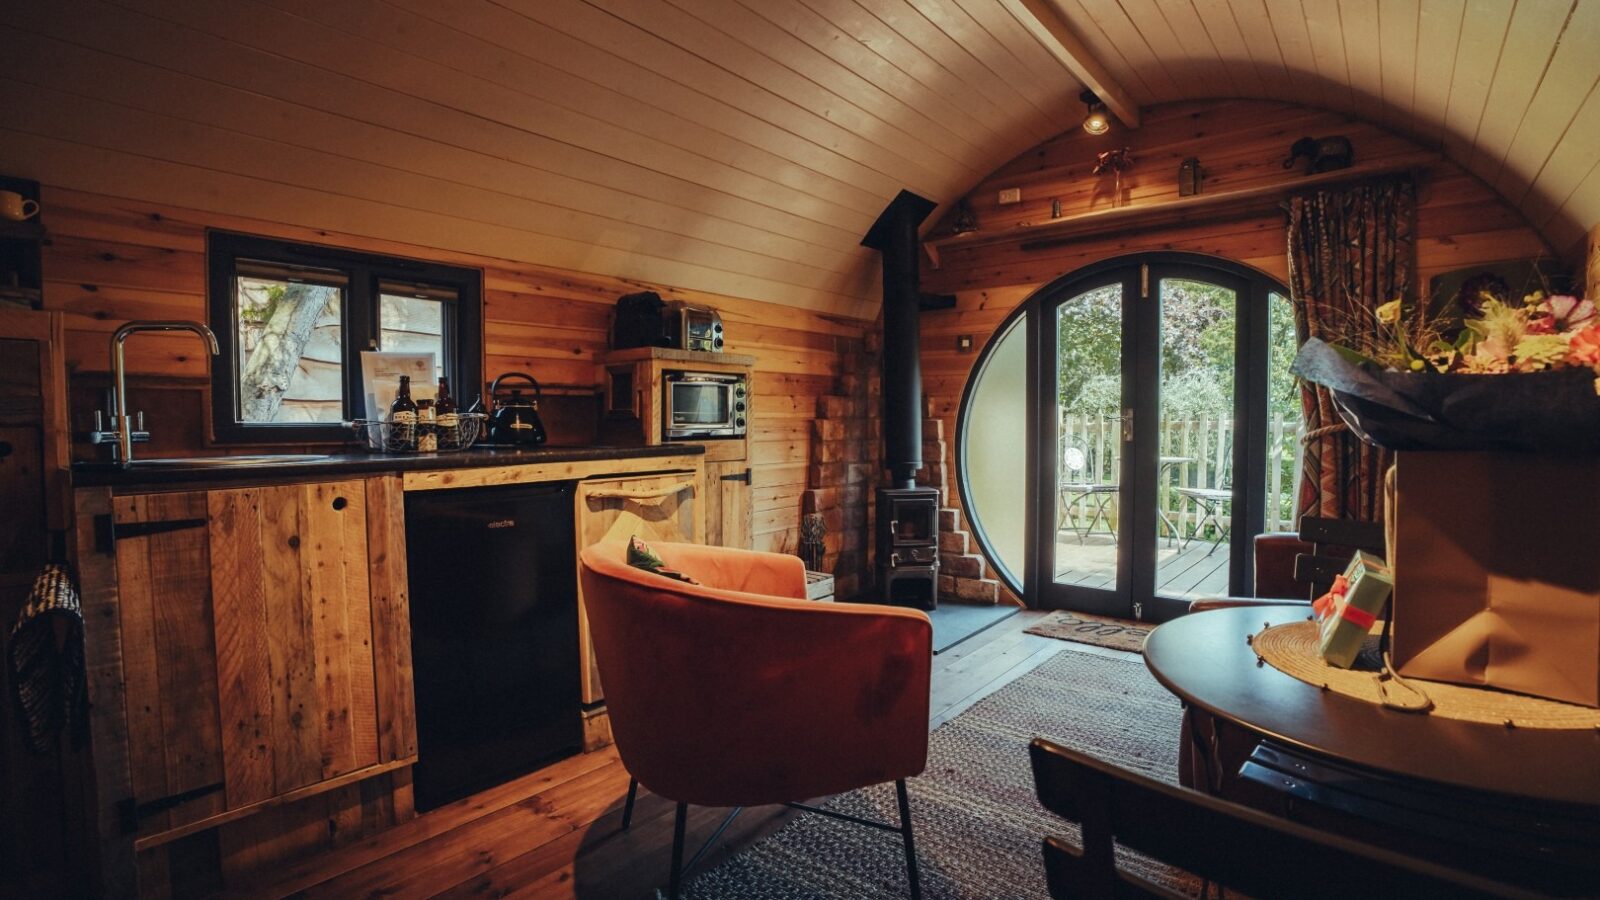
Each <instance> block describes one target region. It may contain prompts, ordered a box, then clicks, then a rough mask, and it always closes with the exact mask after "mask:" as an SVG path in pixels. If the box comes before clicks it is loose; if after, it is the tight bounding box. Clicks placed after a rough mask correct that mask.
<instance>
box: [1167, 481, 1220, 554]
mask: <svg viewBox="0 0 1600 900" xmlns="http://www.w3.org/2000/svg"><path fill="white" fill-rule="evenodd" d="M1177 492H1178V494H1179V495H1180V496H1183V497H1188V498H1189V499H1190V500H1193V501H1194V502H1195V505H1197V506H1199V507H1200V521H1199V522H1196V523H1195V526H1194V530H1193V531H1191V532H1190V533H1189V536H1188V537H1186V538H1184V539H1183V546H1182V547H1180V548H1179V550H1180V551H1182V550H1187V549H1189V542H1190V541H1192V540H1194V539H1195V537H1196V536H1197V535H1199V534H1200V532H1202V531H1204V530H1205V527H1206V523H1207V522H1210V523H1211V524H1213V525H1215V526H1217V536H1216V538H1215V539H1214V540H1212V542H1211V549H1210V550H1207V551H1206V555H1207V556H1210V555H1211V554H1213V553H1215V552H1217V545H1218V544H1221V543H1222V542H1223V541H1226V540H1227V539H1228V533H1229V532H1230V531H1231V530H1232V529H1233V516H1232V515H1229V516H1228V522H1227V524H1224V523H1223V521H1222V517H1221V515H1220V513H1221V512H1222V509H1223V507H1231V505H1232V504H1233V489H1232V488H1198V487H1195V488H1192V487H1180V488H1178V489H1177Z"/></svg>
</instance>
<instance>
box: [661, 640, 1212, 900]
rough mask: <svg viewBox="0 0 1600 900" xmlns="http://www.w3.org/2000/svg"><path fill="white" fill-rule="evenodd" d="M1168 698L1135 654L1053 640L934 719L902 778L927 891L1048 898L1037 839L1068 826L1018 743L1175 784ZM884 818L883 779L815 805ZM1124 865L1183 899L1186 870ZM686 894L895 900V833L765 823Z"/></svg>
mask: <svg viewBox="0 0 1600 900" xmlns="http://www.w3.org/2000/svg"><path fill="white" fill-rule="evenodd" d="M1179 717H1180V708H1179V706H1178V701H1177V699H1176V698H1174V697H1173V696H1172V695H1171V694H1169V693H1167V691H1166V690H1164V689H1163V688H1162V687H1161V686H1160V685H1158V684H1157V683H1156V681H1155V679H1154V678H1152V677H1151V676H1150V674H1149V672H1147V671H1146V670H1145V667H1144V664H1143V663H1141V662H1137V661H1129V660H1120V659H1113V658H1109V657H1104V656H1097V655H1094V654H1089V653H1078V652H1075V651H1070V650H1064V652H1062V653H1059V654H1057V655H1056V656H1055V657H1053V658H1052V659H1051V660H1050V661H1048V662H1046V663H1045V664H1044V665H1042V666H1040V667H1039V668H1037V669H1035V670H1034V671H1033V672H1031V673H1029V674H1027V675H1024V676H1022V677H1021V678H1019V679H1017V680H1016V681H1014V682H1012V683H1011V684H1009V685H1007V686H1005V687H1003V688H1001V689H1000V690H998V691H996V692H995V693H993V694H991V695H990V696H988V697H986V698H984V699H983V700H981V701H979V702H978V703H977V704H976V705H975V706H973V707H972V708H971V709H969V710H967V711H966V712H963V713H961V714H960V715H958V716H956V717H955V718H954V719H952V720H950V721H949V722H947V723H945V724H944V725H942V726H940V727H939V728H938V729H937V730H936V731H934V732H933V734H932V736H931V737H930V739H929V758H928V769H927V771H926V772H924V773H923V774H922V775H921V776H919V777H917V778H913V779H911V780H910V781H909V782H908V786H909V788H910V791H911V816H912V821H913V823H914V824H915V826H916V841H917V856H918V858H919V860H920V861H921V870H922V889H923V896H924V897H925V898H926V900H1048V898H1049V892H1048V891H1047V890H1046V888H1045V882H1044V862H1043V858H1042V856H1041V853H1040V849H1039V847H1040V840H1041V839H1042V838H1043V837H1044V836H1045V835H1046V834H1054V835H1058V836H1061V837H1063V838H1066V839H1068V840H1071V841H1073V842H1075V843H1076V842H1077V841H1078V828H1077V826H1076V825H1072V824H1069V823H1067V822H1066V821H1064V820H1062V819H1059V818H1057V817H1056V816H1054V815H1052V814H1050V813H1048V812H1046V811H1045V810H1044V809H1043V808H1042V807H1040V806H1039V804H1038V801H1037V800H1035V799H1034V794H1033V772H1032V770H1031V768H1030V767H1029V763H1028V742H1029V741H1030V740H1032V739H1033V738H1034V737H1045V738H1049V739H1050V740H1053V741H1055V742H1057V743H1059V744H1062V745H1064V746H1067V747H1072V748H1075V749H1078V750H1082V751H1085V752H1087V753H1090V754H1092V755H1094V756H1097V757H1100V758H1102V759H1106V760H1110V761H1111V762H1114V763H1116V764H1117V765H1120V766H1125V767H1127V768H1129V769H1133V770H1135V771H1138V772H1142V773H1144V774H1146V775H1150V776H1152V777H1155V778H1160V779H1163V780H1166V781H1171V782H1176V781H1177V758H1178V724H1179ZM826 805H827V806H828V807H829V808H831V809H835V810H838V811H840V812H847V813H850V814H853V815H857V816H866V817H871V818H874V819H877V820H879V821H883V822H895V821H898V819H897V815H898V813H897V811H896V806H895V797H894V786H893V785H878V786H876V787H872V788H869V789H867V790H863V791H855V792H852V793H849V794H843V795H840V796H839V797H835V798H833V799H832V800H830V801H828V803H827V804H826ZM1123 864H1124V865H1125V866H1126V867H1127V868H1128V869H1130V870H1132V871H1137V872H1139V873H1140V874H1142V875H1144V876H1145V877H1148V878H1152V879H1153V880H1156V881H1158V882H1160V883H1162V884H1165V885H1168V886H1169V887H1172V888H1174V889H1177V890H1182V891H1186V892H1187V893H1189V894H1190V895H1193V894H1194V893H1196V890H1197V888H1198V882H1197V881H1196V880H1194V879H1193V878H1192V877H1191V876H1188V875H1185V874H1184V873H1182V872H1178V871H1176V870H1173V869H1170V868H1168V867H1166V866H1162V865H1160V864H1157V863H1152V862H1150V861H1148V860H1144V859H1141V858H1139V857H1137V856H1136V855H1135V854H1128V853H1124V854H1123ZM684 893H685V896H686V897H689V898H692V900H904V898H906V897H908V896H909V894H908V893H907V888H906V874H905V855H904V850H903V849H902V846H901V843H900V839H899V836H898V835H895V834H888V833H883V832H878V831H874V830H872V829H868V828H863V827H861V826H859V825H852V824H850V823H847V822H839V821H835V820H833V819H829V818H826V817H824V816H818V815H807V814H805V813H801V814H800V815H798V816H797V817H796V818H795V819H794V820H793V821H791V822H790V823H788V824H787V825H785V826H784V827H783V828H782V829H780V830H779V831H778V832H777V833H775V834H773V835H771V836H770V837H767V838H765V839H763V840H761V841H759V842H757V843H756V844H755V845H754V846H752V847H750V848H749V849H747V850H745V851H743V852H741V853H739V854H738V855H736V856H734V857H733V858H731V859H729V860H727V861H726V862H724V863H723V864H722V865H720V866H718V867H716V868H715V869H712V870H710V871H707V872H705V873H702V874H701V875H699V876H698V877H695V878H694V879H693V880H692V881H691V882H690V883H689V885H688V887H687V889H686V890H685V892H684Z"/></svg>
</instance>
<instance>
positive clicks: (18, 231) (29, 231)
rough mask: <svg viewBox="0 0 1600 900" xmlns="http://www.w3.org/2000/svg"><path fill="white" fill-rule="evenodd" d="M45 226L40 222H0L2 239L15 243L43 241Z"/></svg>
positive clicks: (0, 236)
mask: <svg viewBox="0 0 1600 900" xmlns="http://www.w3.org/2000/svg"><path fill="white" fill-rule="evenodd" d="M44 236H45V231H44V226H43V225H41V224H39V223H38V221H27V222H12V221H8V220H0V238H4V239H6V240H13V241H42V240H44Z"/></svg>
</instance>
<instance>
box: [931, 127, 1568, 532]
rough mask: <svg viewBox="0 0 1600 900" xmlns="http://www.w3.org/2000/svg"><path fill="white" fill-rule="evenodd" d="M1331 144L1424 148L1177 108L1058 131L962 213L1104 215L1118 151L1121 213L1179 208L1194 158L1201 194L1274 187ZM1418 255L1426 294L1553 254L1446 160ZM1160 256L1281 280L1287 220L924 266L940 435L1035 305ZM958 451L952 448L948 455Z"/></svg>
mask: <svg viewBox="0 0 1600 900" xmlns="http://www.w3.org/2000/svg"><path fill="white" fill-rule="evenodd" d="M1331 134H1344V135H1348V136H1349V137H1350V138H1351V140H1352V141H1353V142H1354V144H1355V151H1356V160H1357V162H1360V163H1366V162H1378V161H1380V160H1382V159H1385V158H1389V157H1396V156H1403V155H1407V154H1414V153H1417V152H1419V151H1420V150H1421V149H1422V148H1420V147H1418V146H1417V145H1416V144H1413V143H1411V142H1410V141H1408V140H1406V139H1405V138H1402V137H1398V136H1396V135H1394V134H1391V133H1388V132H1386V131H1384V130H1383V129H1381V128H1379V127H1378V126H1376V125H1372V124H1370V123H1366V122H1362V121H1360V120H1358V119H1354V118H1351V117H1349V116H1345V115H1342V114H1338V113H1332V112H1328V111H1325V110H1318V109H1312V108H1309V107H1303V106H1296V105H1293V104H1288V103H1278V102H1271V101H1251V100H1227V101H1203V102H1189V103H1175V104H1167V105H1164V106H1157V107H1153V108H1151V109H1148V110H1145V112H1144V125H1143V126H1142V127H1141V128H1139V129H1138V130H1137V131H1128V130H1126V129H1123V128H1121V127H1120V126H1119V127H1116V128H1113V130H1112V132H1111V134H1109V135H1106V136H1102V137H1094V136H1091V135H1088V134H1086V133H1085V132H1083V131H1082V130H1081V129H1078V128H1073V129H1071V130H1069V131H1066V132H1063V133H1062V134H1061V135H1060V136H1058V137H1056V138H1053V139H1052V140H1049V141H1047V142H1045V143H1043V144H1041V145H1039V146H1038V147H1036V148H1034V149H1032V150H1030V151H1028V152H1027V153H1024V154H1023V155H1022V156H1019V157H1017V158H1016V159H1014V160H1012V161H1011V162H1010V163H1008V164H1006V165H1005V166H1003V167H1001V168H1000V169H998V170H996V171H995V172H994V174H992V175H990V176H988V177H987V178H985V179H984V180H983V181H982V182H980V183H979V184H978V186H977V187H975V188H974V189H973V191H972V192H971V193H970V194H968V196H967V202H968V203H969V204H970V205H971V207H972V209H973V211H974V213H975V214H976V216H977V219H978V224H979V227H980V229H982V230H984V231H990V230H1000V229H1003V228H1005V227H1007V226H1011V225H1015V224H1017V223H1019V222H1041V221H1045V220H1047V219H1049V217H1050V205H1051V199H1052V198H1059V199H1060V200H1061V207H1062V214H1063V215H1064V216H1068V215H1072V214H1074V213H1082V212H1087V211H1089V210H1091V209H1103V208H1107V207H1109V206H1111V205H1112V181H1111V178H1110V176H1109V175H1108V176H1104V177H1101V176H1096V175H1094V174H1092V172H1091V171H1090V170H1091V169H1092V168H1093V166H1094V162H1095V155H1096V154H1097V153H1099V152H1101V151H1103V150H1106V149H1110V148H1113V147H1120V146H1128V147H1130V148H1131V151H1132V155H1133V157H1134V160H1135V164H1134V167H1133V169H1132V171H1130V172H1127V173H1125V174H1124V176H1123V185H1122V186H1123V192H1124V198H1123V201H1122V202H1123V203H1124V204H1127V205H1132V206H1139V205H1148V204H1154V203H1159V202H1161V201H1166V200H1174V199H1177V197H1178V186H1177V175H1178V165H1179V163H1180V162H1182V160H1183V159H1184V158H1186V157H1190V156H1196V157H1199V159H1200V163H1201V166H1202V167H1203V168H1204V169H1205V172H1206V177H1205V182H1204V190H1205V192H1208V193H1209V192H1215V191H1221V190H1229V189H1239V188H1245V187H1250V186H1255V185H1261V184H1270V183H1273V182H1274V181H1276V180H1281V179H1283V178H1284V177H1285V172H1284V170H1283V169H1282V160H1283V158H1284V157H1285V156H1286V155H1287V151H1288V147H1289V145H1290V144H1291V143H1293V142H1294V141H1295V140H1296V139H1297V138H1300V137H1302V136H1306V135H1312V136H1317V137H1321V136H1326V135H1331ZM1302 165H1303V163H1302ZM1011 187H1020V188H1021V189H1022V202H1021V203H1019V204H1016V205H1007V206H1000V205H999V204H998V202H997V199H998V192H999V191H1000V190H1001V189H1004V188H1011ZM948 225H949V223H948V217H947V219H946V221H945V222H942V223H940V225H939V226H937V227H936V228H935V229H933V231H932V232H930V234H932V235H940V234H947V233H948ZM1416 247H1417V250H1416V252H1417V269H1418V271H1417V283H1418V284H1419V285H1421V286H1422V288H1423V289H1424V290H1425V289H1426V285H1427V282H1428V279H1430V278H1432V277H1433V276H1435V275H1438V274H1440V273H1442V272H1448V271H1451V270H1454V269H1458V268H1462V267H1465V266H1471V265H1476V264H1487V263H1492V262H1503V261H1511V260H1526V259H1531V258H1533V257H1536V256H1541V255H1544V256H1552V255H1554V254H1553V253H1552V252H1551V249H1550V247H1549V246H1548V245H1547V244H1546V242H1545V240H1544V239H1543V238H1542V237H1541V236H1540V235H1539V233H1538V232H1537V231H1535V230H1534V229H1533V228H1532V227H1531V226H1529V225H1528V223H1527V222H1526V220H1525V219H1524V218H1523V216H1522V215H1521V214H1520V213H1519V212H1517V211H1516V210H1515V209H1513V208H1512V207H1510V206H1509V205H1507V204H1506V203H1505V201H1503V200H1502V199H1500V198H1499V197H1498V196H1497V195H1496V194H1495V193H1494V192H1493V191H1491V190H1490V189H1489V188H1488V187H1487V186H1486V185H1485V184H1484V183H1483V182H1482V181H1480V180H1479V179H1478V178H1477V177H1476V176H1474V175H1472V174H1470V173H1468V172H1467V171H1466V170H1464V169H1462V168H1461V167H1460V166H1458V165H1456V164H1455V163H1452V162H1449V161H1441V162H1438V163H1436V164H1435V165H1433V166H1432V168H1431V170H1430V171H1429V172H1428V173H1426V174H1425V175H1423V176H1421V180H1420V187H1419V194H1418V210H1417V223H1416ZM1156 250H1187V251H1194V252H1198V253H1209V254H1213V255H1216V256H1222V257H1227V258H1229V259H1232V260H1236V261H1238V262H1242V263H1245V264H1246V265H1249V266H1253V267H1254V268H1257V269H1259V270H1261V271H1262V272H1265V273H1266V274H1268V275H1270V276H1272V277H1273V278H1276V279H1278V280H1280V281H1283V280H1285V279H1287V278H1288V257H1287V255H1286V246H1285V233H1284V217H1283V215H1282V214H1281V213H1276V212H1274V213H1270V214H1266V215H1257V216H1251V217H1248V218H1241V219H1229V220H1221V221H1204V220H1202V221H1198V222H1187V223H1180V224H1174V225H1166V226H1161V227H1152V228H1148V229H1143V230H1138V231H1131V232H1127V233H1121V234H1113V235H1107V236H1104V237H1085V238H1082V239H1080V240H1077V241H1074V242H1073V243H1070V244H1066V245H1063V246H1059V247H1054V248H1050V249H1042V250H1034V251H1025V250H1023V249H1021V247H1020V246H1019V245H1018V244H1016V243H1010V244H1005V243H1000V244H989V245H982V246H973V247H962V248H959V249H957V248H946V249H945V251H944V252H943V253H942V254H941V263H942V264H941V266H940V267H939V268H932V267H925V268H924V271H923V286H924V289H925V290H928V291H931V292H936V293H954V294H955V295H956V298H957V303H956V306H955V307H954V308H953V309H948V310H939V311H935V312H928V313H924V314H923V316H922V374H923V390H924V391H925V392H926V393H927V394H928V396H929V398H930V399H931V401H932V408H933V412H934V415H935V416H937V417H938V418H940V419H942V420H944V422H945V423H946V424H945V428H946V432H947V433H948V434H951V435H954V434H955V419H956V414H957V410H958V407H959V406H960V403H961V393H962V390H963V389H964V388H965V387H966V383H967V377H968V375H969V374H970V372H971V369H972V366H973V364H974V363H975V362H977V360H978V356H979V351H980V350H981V349H982V348H983V347H984V345H985V344H986V343H987V342H988V340H989V339H990V337H991V336H992V335H993V334H994V331H995V329H996V328H997V327H998V326H999V325H1000V323H1001V321H1002V320H1004V319H1005V317H1006V316H1007V315H1008V314H1009V313H1010V312H1011V311H1012V310H1014V309H1015V308H1016V307H1017V306H1018V305H1019V304H1021V303H1022V302H1023V301H1024V300H1026V299H1027V298H1028V297H1029V295H1031V294H1032V293H1034V292H1035V291H1036V290H1038V289H1039V288H1040V287H1042V286H1044V285H1045V284H1047V283H1049V282H1050V281H1052V280H1054V279H1056V278H1058V277H1060V276H1062V275H1066V274H1068V273H1070V272H1072V271H1074V270H1076V269H1079V268H1082V267H1083V266H1086V265H1088V264H1090V263H1093V262H1096V261H1099V260H1102V259H1107V258H1110V257H1113V256H1119V255H1122V254H1128V253H1139V252H1146V251H1156ZM960 335H971V336H972V337H973V350H972V351H971V352H961V351H958V350H957V349H956V341H957V338H958V336H960ZM1019 427H1020V426H1019ZM954 446H955V442H954V441H951V442H950V447H951V448H952V449H951V452H952V453H954ZM947 462H953V460H947ZM952 471H955V469H954V468H952ZM952 494H954V492H952ZM949 502H950V503H951V504H952V505H959V503H960V497H959V496H952V497H951V498H950V500H949Z"/></svg>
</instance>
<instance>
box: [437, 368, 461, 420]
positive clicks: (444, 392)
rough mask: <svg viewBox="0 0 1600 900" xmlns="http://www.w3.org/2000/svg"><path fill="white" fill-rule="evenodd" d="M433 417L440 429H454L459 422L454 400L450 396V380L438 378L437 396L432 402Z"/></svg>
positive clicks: (443, 377) (442, 377)
mask: <svg viewBox="0 0 1600 900" xmlns="http://www.w3.org/2000/svg"><path fill="white" fill-rule="evenodd" d="M433 411H434V416H435V417H436V418H437V420H438V423H439V427H440V428H454V427H456V423H457V421H459V419H458V416H457V412H458V410H457V409H456V399H455V398H454V397H452V396H450V379H449V378H446V377H445V376H443V375H441V376H439V395H438V396H437V397H436V398H434V401H433Z"/></svg>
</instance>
